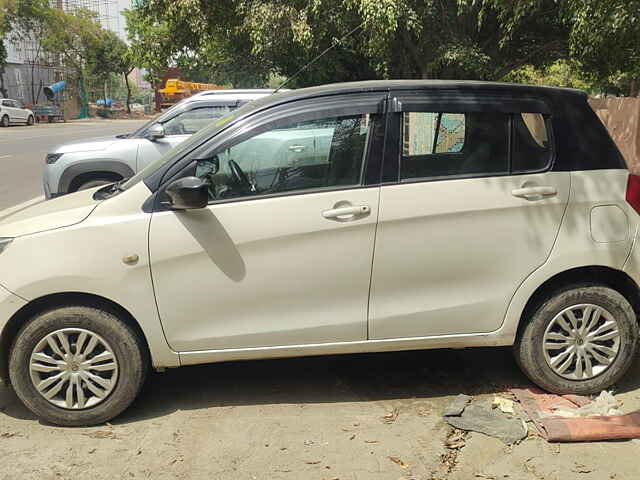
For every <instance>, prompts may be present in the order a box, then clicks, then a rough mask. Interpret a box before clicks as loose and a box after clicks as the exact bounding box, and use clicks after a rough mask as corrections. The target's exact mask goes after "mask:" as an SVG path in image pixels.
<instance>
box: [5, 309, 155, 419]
mask: <svg viewBox="0 0 640 480" xmlns="http://www.w3.org/2000/svg"><path fill="white" fill-rule="evenodd" d="M63 328H66V329H74V328H79V329H83V330H87V331H89V332H91V333H92V334H94V335H98V336H100V337H101V338H102V339H104V340H105V341H106V342H108V344H109V346H110V347H111V350H112V351H113V354H114V356H115V359H116V361H117V368H118V370H117V379H116V381H115V386H114V387H113V389H112V390H111V392H110V393H109V394H108V395H107V396H105V398H104V400H102V401H100V403H97V404H96V405H94V406H90V407H88V408H83V409H80V408H78V409H66V408H62V407H60V406H57V405H54V404H53V403H50V402H49V401H48V400H47V399H46V398H44V396H43V395H42V394H40V393H39V392H38V390H37V389H36V387H35V385H34V381H32V379H31V373H30V368H29V364H30V359H31V355H32V353H33V351H34V349H35V348H36V346H37V345H38V344H39V343H40V342H41V340H43V339H44V338H45V337H46V336H47V335H49V334H50V333H52V332H56V331H57V330H60V329H63ZM85 345H86V343H85ZM71 348H72V349H73V348H77V346H73V345H72V346H71ZM147 364H148V360H147V354H146V349H145V347H144V346H143V343H142V341H141V339H140V338H139V337H138V335H137V334H136V333H135V332H134V331H133V330H132V329H131V328H130V327H129V326H128V325H127V324H125V323H124V322H123V321H121V320H120V319H119V318H118V317H117V316H116V315H115V314H113V313H111V312H108V311H105V310H100V309H97V308H91V307H83V306H68V307H60V308H56V309H54V310H50V311H47V312H43V313H40V314H38V315H36V316H35V317H33V318H32V319H31V320H29V321H28V322H27V323H26V324H25V325H24V326H23V327H22V328H21V329H20V331H19V332H18V335H17V336H16V338H15V340H14V342H13V345H12V347H11V352H10V358H9V376H10V379H11V384H12V385H13V388H14V390H15V392H16V394H17V395H18V397H19V398H20V400H22V402H23V403H24V404H25V405H26V406H27V408H29V410H31V411H32V412H33V413H35V414H36V415H37V416H38V417H39V418H41V419H43V420H45V421H47V422H49V423H53V424H56V425H61V426H68V427H74V426H90V425H96V424H101V423H104V422H106V421H108V420H110V419H112V418H113V417H115V416H117V415H119V414H120V413H121V412H122V411H124V410H125V409H126V408H127V407H128V406H129V405H130V404H131V402H132V401H133V400H134V399H135V398H136V396H137V395H138V392H139V391H140V389H141V388H142V384H143V383H144V380H145V377H146V372H147ZM66 385H67V387H68V385H69V381H67V383H66ZM64 389H65V388H64V387H63V389H62V390H64ZM62 390H61V391H62ZM86 392H87V394H88V395H91V392H90V390H86Z"/></svg>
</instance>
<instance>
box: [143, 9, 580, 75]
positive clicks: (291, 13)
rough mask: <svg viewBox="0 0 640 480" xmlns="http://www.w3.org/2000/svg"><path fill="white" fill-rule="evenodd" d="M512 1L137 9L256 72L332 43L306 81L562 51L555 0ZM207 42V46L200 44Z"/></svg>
mask: <svg viewBox="0 0 640 480" xmlns="http://www.w3.org/2000/svg"><path fill="white" fill-rule="evenodd" d="M513 3H514V2H513V1H509V0H503V1H499V0H338V1H336V0H226V1H224V2H220V1H219V0H182V1H180V2H175V1H173V0H142V1H141V2H139V6H138V7H137V8H136V10H137V11H140V12H143V13H144V14H145V15H146V16H147V18H152V19H153V21H155V22H163V24H164V25H165V26H166V28H167V35H168V36H169V37H170V38H172V39H173V40H174V42H175V44H176V45H175V46H176V47H178V48H185V49H189V50H191V51H192V52H197V53H201V52H203V53H205V54H208V53H210V52H211V51H212V50H215V51H216V53H217V55H218V56H219V58H222V59H225V58H229V59H233V67H234V68H235V67H239V68H240V70H242V71H243V72H244V71H247V70H249V71H251V70H250V68H249V65H253V66H254V68H255V67H258V68H259V70H258V72H257V73H259V72H263V73H277V74H281V75H284V76H287V77H291V76H292V75H294V74H295V73H296V72H298V70H299V69H300V68H301V67H302V66H303V65H305V64H306V63H308V62H309V61H312V60H313V59H315V58H316V57H317V56H318V55H319V54H321V53H322V52H324V51H325V50H327V49H330V51H329V52H328V53H326V54H325V55H323V56H322V57H321V58H320V59H318V60H316V61H315V62H314V64H313V66H312V68H309V69H307V70H305V71H304V72H302V73H300V74H299V76H298V77H297V78H296V79H295V80H294V81H293V83H292V85H309V84H314V83H325V82H335V81H344V80H360V79H370V78H392V77H402V78H469V79H499V78H502V77H503V76H504V75H506V74H507V73H508V72H510V71H512V70H514V69H517V68H519V67H520V66H522V65H526V64H532V65H536V66H544V65H546V64H548V63H550V62H552V61H553V60H554V59H557V58H561V57H564V56H566V54H567V38H568V34H569V30H568V27H567V24H566V22H565V21H564V20H563V19H564V18H565V17H563V16H562V15H560V7H559V6H558V4H557V2H556V1H555V0H538V1H531V2H526V1H521V2H515V3H517V5H519V7H518V8H516V9H515V10H514V9H513V8H512V7H513V5H512V4H513ZM508 5H511V9H509V8H507V7H508ZM509 12H511V14H509ZM541 13H544V15H541ZM350 33H351V34H350ZM205 41H206V42H209V43H210V44H211V45H212V46H213V48H210V49H208V50H203V49H202V45H203V42H205ZM247 60H250V62H247ZM223 63H224V62H221V61H218V62H216V64H217V65H220V64H223ZM245 63H246V64H249V65H245Z"/></svg>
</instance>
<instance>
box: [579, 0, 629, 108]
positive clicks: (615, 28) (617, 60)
mask: <svg viewBox="0 0 640 480" xmlns="http://www.w3.org/2000/svg"><path fill="white" fill-rule="evenodd" d="M568 3H569V5H570V7H571V8H570V10H571V22H572V25H573V28H572V30H571V37H570V46H571V54H572V56H573V57H574V58H576V59H577V60H578V61H579V62H580V63H581V65H582V67H583V69H584V70H585V72H588V74H589V76H590V77H591V78H592V80H593V81H594V82H595V83H596V84H598V85H599V86H600V87H601V88H602V89H603V90H614V91H617V93H622V94H625V95H629V94H632V95H638V89H639V88H640V0H568Z"/></svg>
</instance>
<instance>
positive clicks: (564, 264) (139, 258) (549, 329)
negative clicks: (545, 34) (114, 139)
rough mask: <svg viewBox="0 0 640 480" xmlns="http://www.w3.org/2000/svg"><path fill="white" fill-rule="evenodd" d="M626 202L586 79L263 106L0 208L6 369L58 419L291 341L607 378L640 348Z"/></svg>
mask: <svg viewBox="0 0 640 480" xmlns="http://www.w3.org/2000/svg"><path fill="white" fill-rule="evenodd" d="M152 127H153V126H151V125H150V126H149V128H150V129H151V128H152ZM164 128H165V129H166V128H167V125H166V123H165V124H164ZM638 212H640V177H639V176H636V175H631V174H629V172H628V171H627V169H626V167H625V163H624V161H623V159H622V157H621V155H620V152H619V151H618V149H617V148H616V146H615V144H614V143H613V142H612V140H611V139H610V137H609V135H608V133H607V131H606V129H605V128H604V126H603V125H602V123H601V122H600V121H599V120H598V118H597V117H596V115H595V113H594V112H593V111H592V109H591V108H590V107H589V105H588V103H587V97H586V95H585V94H583V93H581V92H579V91H576V90H565V89H557V88H543V87H531V86H523V85H508V84H500V83H484V82H452V81H395V80H394V81H373V82H359V83H346V84H335V85H327V86H321V87H314V88H307V89H301V90H295V91H292V92H288V93H283V94H278V95H273V96H270V97H265V98H262V99H260V100H257V101H255V102H252V103H251V104H248V105H245V106H244V107H242V108H240V109H238V110H236V111H234V112H230V113H229V114H227V115H226V116H224V117H221V118H220V119H219V120H218V121H216V122H215V123H214V124H213V125H210V126H208V127H207V128H205V129H203V130H200V131H199V132H198V133H197V134H195V135H193V136H192V137H191V138H190V139H189V140H187V141H185V142H184V143H182V144H181V145H179V146H178V147H176V148H175V149H173V150H172V151H171V153H170V154H167V155H165V156H164V157H162V158H161V159H159V160H157V161H156V162H154V163H153V164H151V165H149V166H148V167H146V168H145V169H144V170H142V171H140V172H139V173H138V174H136V175H135V176H133V177H132V178H131V179H129V180H128V181H126V182H119V183H116V184H113V185H108V186H103V187H100V188H94V189H92V190H88V191H82V192H78V193H75V194H72V195H67V196H64V197H61V198H58V199H54V200H51V201H46V202H42V203H40V204H38V205H35V206H32V207H30V208H26V209H22V210H20V211H17V212H14V213H12V214H8V215H4V216H2V214H0V218H2V221H1V222H0V237H2V239H1V240H0V251H1V252H2V253H0V272H2V276H1V277H0V285H1V286H0V327H1V334H0V350H1V352H2V355H0V372H1V375H0V376H1V377H2V378H4V379H5V380H8V381H10V382H11V384H12V385H13V388H14V389H15V392H16V394H17V395H18V397H19V398H20V399H21V400H22V401H23V402H24V404H25V405H26V406H27V407H28V408H29V409H31V410H32V411H33V412H34V413H35V414H36V415H38V416H39V417H40V418H42V419H44V420H46V421H48V422H52V423H55V424H59V425H92V424H97V423H101V422H105V421H107V420H109V419H110V418H112V417H114V416H116V415H118V414H119V413H120V412H122V411H123V410H124V409H125V408H127V406H128V405H129V404H130V403H131V402H132V401H133V399H134V398H135V397H136V395H137V394H138V392H139V390H140V388H141V386H142V384H143V382H144V379H145V375H146V373H147V370H148V369H149V367H150V366H152V367H154V368H156V369H163V368H167V367H179V366H182V365H194V364H201V363H209V362H222V361H229V360H249V359H264V358H277V357H291V356H304V355H323V354H347V353H356V352H382V351H396V350H416V349H430V348H464V347H479V346H513V349H514V352H515V357H516V360H517V362H518V364H519V365H520V366H521V368H522V370H523V371H524V372H525V373H526V374H527V375H528V376H529V378H530V379H531V380H532V381H533V382H534V383H536V384H537V385H539V386H540V387H542V388H544V389H546V390H549V391H552V392H558V393H575V394H591V393H595V392H599V391H601V390H602V389H605V388H608V387H609V386H611V385H612V384H613V383H615V382H616V381H617V380H619V379H620V378H621V377H622V376H623V375H624V374H625V372H626V371H627V369H628V368H629V366H630V365H631V363H632V361H633V359H634V357H635V353H636V348H637V343H638V319H637V317H636V312H637V311H638V309H639V308H640V290H639V289H638V285H639V282H640V249H639V248H638V247H637V246H635V247H634V245H636V244H637V241H636V238H637V235H638V233H637V232H638V227H640V216H639V214H638ZM476 368H482V366H481V365H478V366H477V367H476Z"/></svg>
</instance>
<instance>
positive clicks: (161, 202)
mask: <svg viewBox="0 0 640 480" xmlns="http://www.w3.org/2000/svg"><path fill="white" fill-rule="evenodd" d="M387 97H388V92H381V91H378V92H371V93H367V94H348V95H340V96H334V97H325V98H314V99H309V100H306V101H298V102H293V103H291V104H288V105H287V104H285V105H284V106H283V107H284V108H274V109H269V110H266V111H261V112H257V113H256V115H255V116H252V117H249V118H248V119H247V120H246V121H243V122H240V123H238V124H237V125H234V126H233V127H232V131H231V132H230V133H229V132H227V134H226V135H223V136H218V135H216V136H215V137H212V138H210V139H208V140H206V141H204V142H203V143H202V144H201V145H199V146H198V147H196V148H195V149H193V150H191V151H190V152H188V153H186V154H185V155H184V156H183V157H182V158H181V159H180V160H179V161H178V162H176V163H175V164H174V165H173V166H172V167H171V168H170V169H168V170H167V171H166V172H165V174H164V178H163V179H162V181H161V184H160V186H159V188H158V190H157V191H156V192H155V193H154V194H153V195H152V196H151V197H150V198H149V199H147V201H146V202H145V204H144V206H143V210H144V211H148V210H150V209H152V211H153V212H161V211H168V210H171V209H170V208H169V206H168V204H167V203H166V198H165V194H164V189H165V187H166V186H167V185H168V184H169V183H171V182H172V181H173V180H175V179H177V178H180V176H183V175H185V174H186V173H188V171H189V170H191V169H193V168H194V167H195V162H197V161H198V160H201V159H205V158H209V157H210V156H211V155H213V154H214V153H215V152H218V151H220V150H223V149H224V148H226V146H228V145H235V144H237V143H239V142H242V141H244V140H245V139H247V138H251V137H252V136H254V135H256V134H259V133H256V131H259V130H260V128H261V127H266V126H267V125H273V123H274V122H283V123H284V122H286V121H288V120H290V119H291V117H294V118H295V117H300V118H303V117H305V116H307V115H309V114H310V113H314V114H317V115H322V116H319V117H318V118H323V117H324V118H326V117H327V116H331V115H332V116H335V117H339V116H347V115H357V114H359V113H361V114H366V113H369V114H371V115H377V116H378V117H379V119H378V120H377V121H374V122H373V124H372V127H373V128H375V127H376V125H377V124H381V128H382V129H383V132H382V139H383V142H381V143H383V145H382V151H381V152H380V156H381V157H382V155H383V153H384V141H385V139H386V132H387V122H386V116H387V115H386V99H387ZM354 100H355V101H354ZM357 100H360V102H358V101H357ZM365 106H366V107H365ZM356 110H359V112H356ZM366 110H370V111H366ZM349 112H354V113H349ZM264 131H268V128H265V129H264ZM371 131H372V130H370V131H369V133H371ZM375 139H376V136H375V135H370V134H369V135H368V138H367V145H366V147H365V152H364V154H363V157H364V158H363V165H362V169H363V170H362V172H363V173H362V174H361V175H360V183H359V184H358V185H348V186H335V187H321V188H313V189H306V190H299V191H298V190H293V191H288V192H278V193H273V194H264V195H259V196H244V197H235V198H229V199H224V200H214V201H210V202H209V203H208V206H213V205H219V204H227V203H235V202H246V201H257V200H263V199H271V198H278V197H287V196H298V195H310V194H314V193H325V192H336V191H343V190H356V189H367V188H372V187H373V188H378V187H379V183H375V184H374V183H368V182H369V178H370V175H369V168H370V165H369V161H370V158H371V152H372V150H373V147H374V145H372V144H373V142H374V141H375ZM381 164H382V159H379V161H376V162H374V163H372V165H371V167H372V168H373V169H374V175H373V176H375V170H380V169H381ZM152 205H153V206H152Z"/></svg>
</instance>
